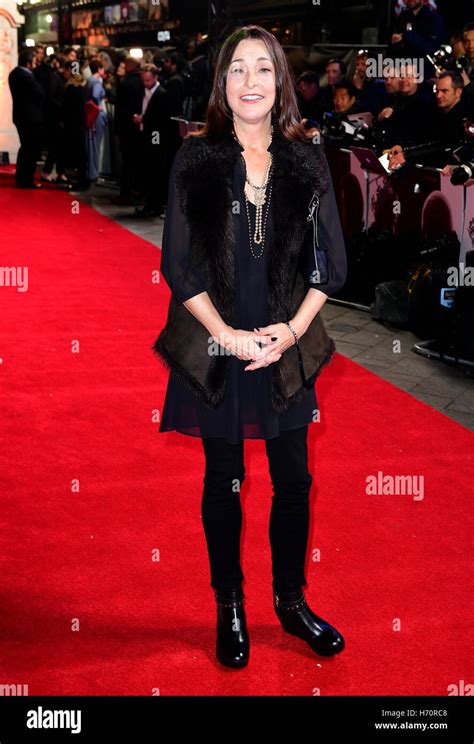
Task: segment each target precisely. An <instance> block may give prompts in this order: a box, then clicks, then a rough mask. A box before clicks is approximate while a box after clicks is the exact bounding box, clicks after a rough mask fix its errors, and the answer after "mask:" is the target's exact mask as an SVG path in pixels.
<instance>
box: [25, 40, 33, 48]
mask: <svg viewBox="0 0 474 744" xmlns="http://www.w3.org/2000/svg"><path fill="white" fill-rule="evenodd" d="M34 45H35V40H34V39H25V46H34Z"/></svg>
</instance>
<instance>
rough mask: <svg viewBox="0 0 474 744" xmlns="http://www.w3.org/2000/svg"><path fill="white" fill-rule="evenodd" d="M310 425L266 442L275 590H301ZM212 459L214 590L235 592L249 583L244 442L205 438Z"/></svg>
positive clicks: (207, 498)
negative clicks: (243, 542)
mask: <svg viewBox="0 0 474 744" xmlns="http://www.w3.org/2000/svg"><path fill="white" fill-rule="evenodd" d="M307 434H308V426H303V427H301V428H299V429H292V430H290V431H284V432H281V433H280V436H279V437H276V438H274V439H267V440H265V447H266V453H267V458H268V464H269V469H270V477H271V481H272V488H273V496H272V507H271V512H270V524H269V537H270V546H271V553H272V575H273V587H274V588H275V590H276V591H280V592H283V591H292V590H295V589H298V590H299V589H301V587H302V586H304V585H305V584H306V577H305V573H304V563H305V557H306V549H307V543H308V532H309V492H310V489H311V483H312V480H313V479H312V476H311V474H310V473H309V471H308V449H307ZM201 441H202V443H203V447H204V453H205V458H206V468H205V475H204V490H203V495H202V509H201V514H202V519H203V526H204V532H205V536H206V542H207V550H208V555H209V563H210V572H211V587H213V588H214V589H221V590H223V589H229V588H232V587H236V586H239V584H240V583H241V582H242V581H243V579H244V574H243V571H242V567H241V564H240V535H241V527H242V509H241V502H240V487H241V486H242V483H243V481H244V478H245V466H244V443H243V441H241V442H240V443H239V444H228V443H227V442H226V440H225V439H223V438H220V437H210V438H203V439H201Z"/></svg>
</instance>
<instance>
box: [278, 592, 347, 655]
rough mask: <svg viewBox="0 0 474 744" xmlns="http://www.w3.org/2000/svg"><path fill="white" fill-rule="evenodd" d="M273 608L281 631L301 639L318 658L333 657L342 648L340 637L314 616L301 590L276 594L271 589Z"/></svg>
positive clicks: (330, 627)
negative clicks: (281, 628)
mask: <svg viewBox="0 0 474 744" xmlns="http://www.w3.org/2000/svg"><path fill="white" fill-rule="evenodd" d="M273 606H274V608H275V612H276V614H277V617H278V619H279V620H280V623H281V625H282V627H283V629H284V630H285V631H286V632H287V633H291V635H295V636H298V638H302V639H303V640H304V641H306V643H308V644H309V646H310V647H311V648H312V649H313V651H315V652H316V653H317V654H319V655H320V656H334V654H338V653H339V652H340V651H342V649H343V648H344V645H345V643H344V638H343V637H342V635H341V634H340V633H339V631H338V630H336V628H334V627H333V626H332V625H330V624H329V623H328V622H326V620H323V619H322V618H321V617H318V616H317V615H315V614H314V612H313V611H312V609H311V608H310V607H309V606H308V605H307V603H306V599H305V596H304V594H303V592H302V591H301V590H300V591H293V592H277V591H275V589H273Z"/></svg>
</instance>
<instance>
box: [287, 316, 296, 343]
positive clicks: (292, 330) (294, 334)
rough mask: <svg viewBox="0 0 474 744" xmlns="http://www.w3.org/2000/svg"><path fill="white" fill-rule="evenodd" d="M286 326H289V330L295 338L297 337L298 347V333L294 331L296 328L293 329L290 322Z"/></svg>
mask: <svg viewBox="0 0 474 744" xmlns="http://www.w3.org/2000/svg"><path fill="white" fill-rule="evenodd" d="M286 325H287V326H288V328H289V329H290V331H291V332H292V334H293V336H294V337H295V345H296V346H298V336H297V335H296V331H295V330H294V328H292V327H291V325H290V323H289V321H288V320H287V321H286Z"/></svg>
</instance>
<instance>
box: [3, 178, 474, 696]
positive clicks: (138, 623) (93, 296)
mask: <svg viewBox="0 0 474 744" xmlns="http://www.w3.org/2000/svg"><path fill="white" fill-rule="evenodd" d="M72 200H73V197H71V196H70V195H68V194H66V193H58V192H53V191H51V190H48V192H47V193H46V192H20V191H15V190H14V189H11V188H9V187H8V186H7V179H6V178H3V179H2V183H1V184H0V201H1V207H2V213H3V214H4V215H7V217H8V219H5V218H4V219H3V235H2V261H1V264H2V266H13V267H25V266H27V267H28V291H26V292H18V291H17V288H15V287H0V293H1V317H0V332H1V335H0V339H1V341H0V358H1V359H2V362H1V364H0V380H1V391H2V395H1V398H0V417H1V422H2V427H1V428H2V433H1V448H0V487H1V496H2V510H1V513H2V523H3V524H2V543H1V560H2V566H1V568H2V590H1V591H2V596H1V607H2V612H1V615H0V636H1V649H0V651H1V653H0V658H1V662H0V664H1V666H0V670H1V673H0V683H1V684H4V683H19V684H20V683H21V684H27V685H28V692H29V695H72V694H79V695H96V694H97V695H99V694H101V695H102V694H103V695H122V694H123V695H125V694H132V695H151V694H153V691H156V690H157V689H159V691H160V694H161V695H218V694H225V695H274V694H277V695H299V694H302V695H314V694H318V690H319V694H321V695H366V694H367V695H447V694H448V691H449V690H448V688H449V686H450V685H460V684H462V683H461V680H464V682H465V684H468V683H471V682H472V681H473V674H472V671H473V670H472V666H470V661H469V659H471V658H472V645H473V632H472V630H473V628H472V607H470V598H471V597H472V594H473V587H472V557H471V550H470V549H469V547H470V546H471V542H470V540H471V537H472V534H473V528H472V496H473V493H472V482H473V468H472V435H471V433H470V432H469V431H468V430H467V429H465V428H463V427H462V426H460V425H458V424H456V423H454V422H452V421H450V420H449V419H448V418H446V417H444V416H443V415H441V414H439V413H437V412H435V411H434V410H432V409H431V408H430V407H429V406H427V405H425V404H423V403H420V402H417V401H416V400H414V399H413V398H412V397H410V395H408V394H406V393H404V392H402V391H400V390H398V389H397V388H395V387H394V386H392V385H391V384H389V383H387V382H384V381H382V380H381V379H379V378H378V377H377V376H376V375H374V374H372V373H371V372H368V371H366V370H364V369H363V368H362V367H360V366H359V365H357V364H355V363H353V362H351V361H349V360H347V359H345V358H344V357H342V356H341V355H337V356H336V358H335V360H334V362H333V363H332V364H331V365H330V366H329V367H328V368H327V370H326V371H325V373H324V375H323V376H322V378H321V379H320V381H319V382H318V387H317V390H318V399H319V404H320V406H321V411H322V422H321V423H315V424H314V425H313V426H312V428H311V432H310V448H311V459H310V465H311V468H312V470H313V475H314V484H313V489H312V507H313V509H312V523H311V536H310V549H309V551H308V556H309V563H308V568H307V576H308V588H307V589H306V594H307V598H308V601H309V603H310V604H311V606H312V607H313V609H314V610H315V611H316V612H318V614H321V615H322V617H324V618H326V619H328V620H329V621H330V622H333V623H334V624H335V625H336V626H337V627H338V628H339V629H340V630H341V632H342V633H343V635H344V636H345V639H346V649H345V651H343V653H342V654H341V655H340V656H338V657H336V658H334V659H323V658H321V657H317V656H316V655H314V654H313V653H312V652H311V651H310V649H309V648H308V647H307V646H306V645H305V644H304V642H303V641H300V640H299V639H296V638H293V637H291V636H289V635H287V634H285V633H284V632H283V630H282V629H281V627H280V625H279V623H278V620H277V618H276V616H275V615H274V613H273V608H272V598H271V572H270V550H269V543H268V516H269V509H270V497H271V489H270V482H269V476H268V472H267V467H266V457H265V450H264V443H263V442H261V441H253V442H246V460H247V464H248V471H249V473H248V478H247V479H246V481H245V485H244V488H243V494H242V499H243V504H244V510H245V517H244V544H243V569H244V573H245V575H246V580H247V581H246V584H245V589H246V593H247V617H248V624H249V632H250V635H251V644H252V646H251V660H250V664H249V666H248V667H247V669H245V670H241V671H234V670H225V669H223V668H222V667H220V665H218V663H217V662H216V661H215V659H214V643H215V603H214V597H213V593H212V590H211V588H210V586H209V573H208V565H207V553H206V547H205V540H204V533H203V531H202V524H201V518H200V498H201V488H202V485H201V483H202V473H203V463H204V460H203V454H202V448H201V443H200V440H199V439H195V438H190V437H184V436H182V435H179V434H176V433H169V434H158V433H157V429H158V424H157V423H156V420H154V415H155V414H156V411H157V410H158V409H159V408H160V406H161V405H162V402H163V398H164V392H165V383H166V371H165V370H164V368H163V367H162V365H161V364H160V363H159V361H158V360H157V359H156V357H154V355H153V354H152V352H151V349H150V347H151V344H152V343H153V341H154V339H155V338H156V335H157V332H158V331H159V329H160V328H161V327H162V325H163V323H164V319H165V312H166V307H167V301H168V297H169V291H168V288H167V286H166V284H165V283H164V281H163V283H162V284H161V285H156V284H153V283H152V272H153V271H154V270H156V269H158V268H159V260H160V253H159V250H158V249H156V248H155V247H154V246H152V245H151V244H149V243H147V242H146V241H143V240H141V239H139V238H137V237H135V236H133V235H132V234H131V233H129V232H128V231H126V230H125V229H123V228H121V227H119V226H118V225H115V224H114V223H113V222H112V221H110V220H108V219H106V218H105V217H102V216H101V215H99V214H98V213H96V212H95V211H94V210H92V209H90V208H88V207H87V206H85V205H83V204H81V205H80V212H79V214H73V213H72V211H71V201H72ZM77 347H78V348H79V353H73V352H74V351H76V350H77ZM378 471H382V472H383V474H385V475H392V476H400V475H416V476H421V475H422V476H424V498H423V499H419V500H416V499H414V498H413V496H408V495H389V494H386V495H377V496H374V495H368V494H367V493H366V490H365V489H366V484H365V481H366V478H367V476H369V475H372V474H374V475H376V474H377V472H378ZM316 550H319V551H320V555H321V559H320V561H319V562H318V561H315V562H312V561H311V557H312V556H313V555H314V551H316ZM398 628H399V629H398ZM450 689H452V688H450Z"/></svg>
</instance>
